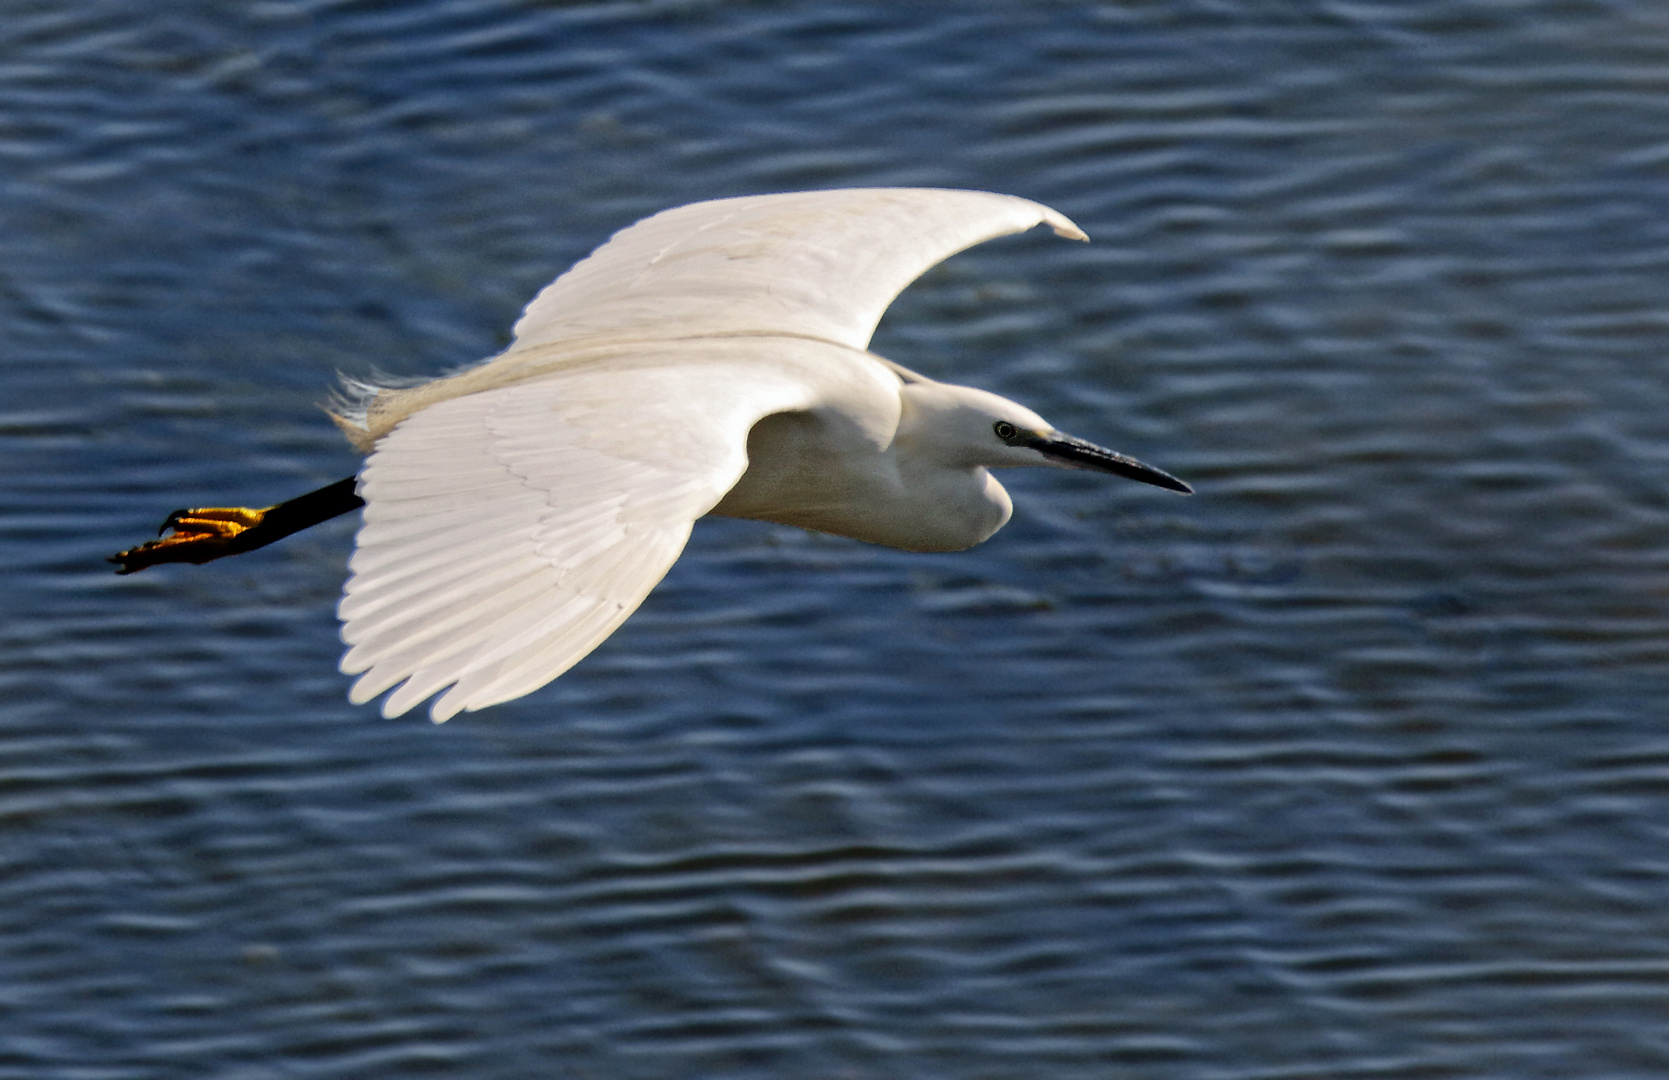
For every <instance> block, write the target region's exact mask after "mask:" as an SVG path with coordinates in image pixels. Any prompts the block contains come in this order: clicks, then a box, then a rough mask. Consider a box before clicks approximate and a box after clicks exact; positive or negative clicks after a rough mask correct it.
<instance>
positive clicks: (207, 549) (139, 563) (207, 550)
mask: <svg viewBox="0 0 1669 1080" xmlns="http://www.w3.org/2000/svg"><path fill="white" fill-rule="evenodd" d="M272 509H273V508H272V507H270V506H267V507H263V508H261V509H259V510H257V509H253V508H251V507H248V506H205V507H200V508H197V509H192V510H176V511H174V512H173V513H172V514H169V515H168V520H167V521H164V522H163V523H162V528H161V529H158V530H157V532H158V533H164V532H167V531H168V530H170V529H172V530H173V534H172V535H170V536H165V537H163V538H162V539H161V540H148V541H146V542H145V543H143V544H140V545H139V546H138V547H134V548H128V549H127V550H126V551H118V552H117V553H116V554H114V555H112V556H110V561H111V562H113V563H116V564H117V567H118V568H117V570H116V573H118V574H131V573H133V572H135V571H137V570H143V569H145V568H146V567H147V566H156V565H157V564H158V563H171V562H189V563H206V562H209V561H211V560H214V559H218V558H221V557H223V556H226V555H235V554H237V553H238V552H239V551H242V550H244V545H241V544H238V543H237V542H236V541H237V539H238V537H240V536H242V535H243V534H244V533H247V532H248V531H249V530H250V529H253V528H254V527H255V526H257V525H259V524H261V522H262V521H264V520H265V519H266V516H267V512H268V511H270V510H272Z"/></svg>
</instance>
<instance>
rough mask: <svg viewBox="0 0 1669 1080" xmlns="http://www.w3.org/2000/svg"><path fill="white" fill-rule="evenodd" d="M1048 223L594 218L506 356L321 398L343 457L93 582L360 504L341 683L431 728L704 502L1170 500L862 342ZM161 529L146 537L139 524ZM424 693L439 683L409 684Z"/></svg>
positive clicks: (885, 213)
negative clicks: (348, 446) (913, 303)
mask: <svg viewBox="0 0 1669 1080" xmlns="http://www.w3.org/2000/svg"><path fill="white" fill-rule="evenodd" d="M1036 225H1048V226H1049V227H1050V228H1052V229H1053V230H1054V231H1055V233H1056V234H1058V235H1060V236H1064V237H1067V238H1070V239H1074V240H1083V239H1085V236H1084V234H1083V232H1082V231H1081V230H1079V229H1078V227H1077V226H1076V225H1074V224H1073V223H1072V222H1071V221H1069V220H1067V219H1066V218H1065V217H1064V216H1062V215H1061V214H1059V213H1056V212H1055V211H1054V210H1051V209H1049V208H1048V207H1046V206H1042V205H1040V204H1038V203H1034V202H1030V201H1027V200H1025V199H1021V198H1017V197H1015V196H1011V195H996V194H991V193H989V192H978V191H950V190H933V189H915V188H856V189H846V190H834V191H813V192H798V193H789V194H779V195H756V196H750V197H745V198H735V199H719V200H714V201H710V202H699V203H693V204H691V205H688V206H681V207H677V208H675V209H672V210H667V211H664V212H663V213H659V214H656V215H654V216H653V217H649V218H646V219H644V220H643V221H640V222H638V223H637V224H635V225H632V226H631V227H629V228H627V229H624V230H622V231H621V232H619V233H616V234H615V235H614V237H613V238H611V239H610V240H609V241H608V242H607V243H605V244H604V245H603V246H602V247H600V248H598V249H597V250H596V251H595V252H593V253H592V254H591V255H590V256H589V257H588V258H586V259H583V260H582V261H580V262H579V263H578V264H576V265H575V266H574V267H573V269H571V270H569V271H568V272H567V273H566V274H563V275H562V276H561V277H559V278H557V279H556V280H555V281H554V282H552V283H551V284H550V285H548V286H546V287H545V288H544V290H543V291H541V292H540V293H539V295H538V296H536V297H534V299H533V302H532V303H530V304H529V305H528V306H527V309H526V310H525V311H524V312H523V313H522V316H521V318H520V320H518V321H517V323H516V326H515V340H514V341H513V342H512V343H511V345H510V347H509V348H508V349H507V350H506V351H504V352H503V353H501V354H499V355H498V356H495V357H492V358H491V359H489V360H487V361H485V362H483V363H481V364H480V365H478V366H475V367H472V368H469V369H466V370H464V371H462V372H459V373H457V374H453V375H449V376H445V377H443V378H439V379H435V380H433V381H431V382H427V383H424V384H422V385H419V386H413V387H404V388H395V387H379V386H370V385H359V386H356V387H353V388H351V389H352V390H354V391H355V393H354V397H353V399H352V400H350V401H344V402H343V403H341V404H340V407H339V408H338V409H337V410H336V411H335V412H334V413H333V416H334V417H335V419H336V421H337V423H338V424H339V425H340V426H341V427H342V429H343V430H344V432H345V433H346V434H347V436H348V439H349V440H350V441H351V442H352V443H353V444H354V446H355V447H357V448H358V449H359V450H361V451H363V452H365V453H366V454H367V455H368V457H367V459H366V462H365V466H364V468H363V469H362V470H361V471H360V473H359V475H358V477H357V478H356V477H349V478H347V479H345V480H341V481H339V482H337V483H334V484H331V485H329V486H328V487H324V488H320V489H319V490H317V491H313V492H309V493H307V494H305V495H302V496H300V497H298V498H295V499H291V500H290V501H288V502H283V503H279V504H278V505H276V506H270V507H266V508H264V509H254V508H249V507H208V508H199V509H189V510H177V511H175V512H174V513H173V514H171V515H169V517H168V519H167V521H165V522H164V523H163V527H162V529H161V530H160V532H161V533H167V534H168V535H166V536H162V538H161V539H158V540H153V541H150V542H148V543H145V544H141V545H139V546H138V547H134V548H131V549H129V550H127V551H123V552H121V553H119V554H117V555H114V556H112V557H111V561H112V562H115V563H117V564H118V569H117V573H122V574H128V573H133V572H135V571H138V570H143V569H145V568H146V567H149V566H153V565H156V564H158V563H165V562H192V563H202V562H208V561H210V560H213V559H218V558H223V557H225V556H228V555H235V554H239V553H241V552H245V551H252V550H254V549H256V548H259V547H264V546H265V545H267V544H270V543H272V542H273V541H274V540H278V539H281V538H283V537H285V536H288V535H290V534H292V533H294V532H297V531H299V530H301V529H305V528H308V527H309V526H312V525H316V524H318V523H319V522H321V521H325V520H328V519H330V518H333V517H335V516H337V515H339V514H344V513H347V512H349V511H351V510H355V509H358V508H360V507H364V523H363V524H362V525H361V527H360V530H359V534H358V537H357V539H356V541H355V549H354V553H353V556H352V558H351V559H350V560H349V562H348V569H349V577H348V582H347V586H346V588H345V590H344V593H343V597H342V601H341V604H340V605H339V607H338V615H339V617H340V618H341V620H342V624H343V625H342V639H343V641H344V642H346V643H347V645H348V650H347V652H346V654H345V655H344V656H343V657H342V662H341V668H342V671H343V672H345V673H347V674H349V675H357V676H358V679H357V680H356V681H355V683H354V685H353V688H352V690H351V691H350V693H349V697H350V698H351V699H352V700H353V701H354V702H356V703H363V702H367V701H370V700H371V699H373V698H375V697H377V696H378V695H379V694H383V693H385V692H387V691H390V690H392V691H393V692H392V693H389V694H388V696H387V697H386V698H385V699H384V700H383V705H382V711H383V713H384V715H386V716H397V715H399V714H401V713H404V712H406V711H407V710H408V709H410V708H411V707H412V706H414V705H417V704H419V703H421V702H423V701H425V700H428V699H430V698H434V700H433V702H432V703H431V704H430V716H431V718H432V719H433V720H434V721H435V722H436V723H439V722H441V721H443V720H446V719H448V718H449V717H451V716H454V715H456V714H457V713H458V712H459V711H461V710H465V709H470V710H473V709H481V708H485V707H486V706H489V705H496V704H499V703H500V702H504V701H509V700H511V699H513V698H518V697H521V696H523V695H524V694H528V693H530V692H532V691H534V690H536V689H538V688H539V687H541V686H543V685H545V684H546V683H547V682H550V681H551V680H552V679H554V678H556V677H557V676H558V675H561V674H562V673H563V672H564V671H567V670H568V669H569V668H570V667H572V666H573V665H574V664H575V663H577V662H578V661H579V660H581V659H582V658H583V657H585V656H586V654H588V653H590V652H591V651H592V650H593V649H595V648H596V647H597V646H598V645H599V644H600V643H601V642H602V641H603V639H604V638H606V637H608V636H609V635H610V634H611V633H613V632H614V631H615V629H616V628H617V627H619V626H620V624H621V623H622V622H624V621H625V620H626V618H627V616H629V615H630V614H631V613H632V612H633V611H634V610H636V609H637V607H638V605H639V604H641V603H642V602H643V599H644V597H645V596H647V595H648V594H649V591H650V590H651V589H652V588H654V587H655V584H656V583H657V582H659V581H660V580H661V578H662V577H663V576H665V574H666V572H667V570H668V569H670V568H671V566H672V564H673V562H674V561H676V560H677V558H678V555H679V553H680V552H681V551H682V550H683V547H684V543H685V541H686V540H687V539H688V537H689V535H690V528H691V526H692V525H693V524H694V522H695V520H696V519H697V518H699V517H701V516H702V515H704V514H719V515H724V516H728V517H739V518H754V519H757V520H761V521H770V522H777V523H780V524H785V525H796V526H801V527H804V528H807V529H814V530H818V531H821V532H825V533H833V534H835V535H838V536H846V537H852V538H854V539H857V540H865V541H869V542H871V543H876V544H885V545H887V546H890V547H895V548H903V549H905V550H908V551H956V550H960V549H962V548H968V547H972V546H973V545H975V544H978V543H980V542H981V541H983V540H985V539H986V538H988V537H989V536H991V534H992V533H994V532H996V531H997V530H998V529H1000V528H1001V527H1002V526H1003V524H1004V523H1005V522H1007V521H1008V518H1009V515H1010V513H1011V510H1012V506H1011V504H1010V502H1009V498H1008V493H1007V492H1006V491H1004V490H1003V487H1002V485H1001V484H999V483H998V482H997V481H996V480H995V479H994V478H993V477H992V476H991V473H990V471H989V470H991V469H993V468H1005V467H1014V466H1028V465H1042V466H1054V467H1057V468H1067V469H1089V470H1094V471H1096V472H1103V473H1110V474H1112V475H1115V476H1122V477H1125V478H1127V479H1131V480H1139V481H1141V482H1143V483H1147V484H1152V485H1155V486H1157V487H1162V488H1167V489H1169V490H1171V491H1175V492H1181V493H1184V494H1187V493H1189V492H1190V491H1191V489H1190V488H1189V486H1188V485H1187V484H1185V483H1183V482H1182V481H1181V480H1178V479H1176V478H1175V477H1174V476H1171V475H1170V474H1169V473H1166V472H1162V471H1160V470H1159V469H1156V468H1153V467H1152V466H1150V465H1144V464H1142V463H1141V462H1139V461H1137V460H1135V459H1134V458H1130V457H1126V456H1125V455H1123V454H1118V453H1114V452H1113V451H1111V450H1106V449H1103V448H1102V447H1100V446H1097V445H1095V444H1094V443H1090V442H1086V441H1084V440H1082V439H1078V438H1074V437H1073V436H1070V435H1066V434H1063V433H1062V432H1060V431H1057V430H1055V429H1054V428H1053V427H1052V426H1050V425H1049V423H1048V422H1046V421H1045V420H1044V419H1043V418H1042V417H1040V416H1038V415H1037V414H1036V413H1034V412H1032V411H1031V410H1030V409H1027V408H1026V407H1024V406H1023V405H1018V404H1016V403H1014V402H1012V401H1008V400H1006V399H1004V398H1001V397H998V396H997V395H995V394H990V393H986V392H985V391H982V390H976V389H973V388H971V387H966V386H956V385H952V384H949V383H941V382H936V381H934V380H932V379H929V378H926V377H924V376H922V375H918V374H916V373H915V372H913V371H910V370H909V369H907V368H904V367H901V366H900V365H898V364H895V363H893V362H892V361H890V360H887V359H884V358H882V357H880V356H877V355H875V354H874V353H871V352H869V351H868V349H867V346H868V344H869V339H870V336H871V334H872V333H873V332H874V330H875V324H876V323H877V322H879V321H880V319H881V315H882V313H883V312H884V311H885V310H886V308H887V306H888V305H889V304H890V303H891V302H892V300H893V298H894V297H896V296H897V295H898V294H899V292H901V291H902V290H903V289H904V287H905V286H906V285H908V284H910V282H912V281H914V280H915V279H916V278H917V277H919V276H920V275H921V274H922V273H924V272H925V271H926V270H928V269H929V268H930V267H932V266H933V265H934V264H936V263H938V262H939V261H941V260H943V259H945V258H947V257H949V256H950V255H953V254H955V253H956V252H958V251H961V250H962V249H964V248H967V247H970V246H972V245H974V244H978V243H981V242H983V241H985V240H989V239H992V238H993V237H998V236H1004V235H1008V234H1010V233H1018V232H1024V231H1025V230H1027V229H1030V228H1032V227H1033V226H1036ZM159 535H160V533H159ZM436 695H439V696H438V697H436Z"/></svg>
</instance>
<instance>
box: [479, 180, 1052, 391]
mask: <svg viewBox="0 0 1669 1080" xmlns="http://www.w3.org/2000/svg"><path fill="white" fill-rule="evenodd" d="M1041 224H1047V225H1049V226H1050V227H1051V228H1053V229H1054V230H1055V232H1057V233H1059V234H1060V235H1062V236H1066V237H1070V238H1072V239H1075V240H1082V239H1084V234H1083V232H1082V231H1080V230H1079V228H1078V227H1077V226H1076V225H1074V224H1072V222H1070V221H1068V220H1067V219H1066V218H1065V217H1063V216H1062V215H1060V214H1058V213H1056V212H1055V211H1053V210H1051V209H1049V208H1048V207H1047V206H1042V205H1040V204H1038V203H1034V202H1030V201H1028V200H1026V199H1021V198H1017V197H1015V196H1013V195H995V194H992V193H990V192H984V191H947V190H937V189H932V188H847V189H843V190H834V191H806V192H794V193H790V194H783V195H753V196H748V197H746V198H740V199H718V200H715V201H712V202H700V203H692V204H690V205H688V206H680V207H677V208H676V209H673V210H667V211H664V212H663V213H659V214H656V215H655V216H653V217H649V218H645V219H644V220H642V221H640V222H638V223H637V224H636V225H633V226H631V227H630V228H627V229H624V230H622V231H620V232H618V233H616V234H615V235H614V237H613V239H611V240H609V242H608V243H606V244H604V245H603V246H602V247H600V248H598V249H597V250H596V251H595V252H593V253H592V254H591V256H590V257H589V258H586V259H584V260H582V261H581V262H579V263H578V264H576V265H575V266H574V268H573V269H572V270H569V271H568V272H567V273H566V274H563V275H562V276H561V277H559V278H557V279H556V280H555V281H554V282H552V283H551V284H550V285H548V286H546V287H545V289H544V291H542V292H540V293H539V295H538V296H536V297H534V299H533V302H532V303H530V304H529V305H528V306H527V310H526V311H524V312H523V313H522V317H521V319H520V320H519V321H518V322H517V323H516V341H515V344H514V345H512V346H511V350H510V354H507V358H508V355H511V354H514V353H515V352H517V351H519V350H521V349H525V348H529V347H531V346H535V345H551V344H555V343H558V342H574V341H584V340H595V339H597V338H601V337H606V338H608V339H609V340H613V341H621V340H631V339H632V338H634V337H641V338H668V337H694V336H702V335H714V334H772V333H775V334H792V335H796V336H800V337H808V338H816V339H820V340H823V341H829V342H834V343H836V344H840V345H846V346H849V347H851V348H855V349H862V348H864V347H865V346H867V345H868V344H869V338H870V335H871V334H873V333H874V332H875V324H876V323H878V322H880V321H881V316H882V314H884V313H885V312H886V309H887V305H888V304H890V303H892V301H893V298H894V297H896V296H897V295H898V294H899V293H900V292H902V291H903V289H904V287H905V286H906V285H908V284H910V282H912V281H914V280H915V279H916V278H918V277H920V276H921V275H922V274H923V273H924V272H926V271H927V270H928V269H929V268H930V267H932V266H933V265H934V264H936V263H938V262H941V261H942V260H944V259H947V258H949V257H950V256H951V255H954V254H955V253H957V252H958V251H961V250H962V249H963V248H967V247H972V246H973V245H974V244H978V243H980V242H982V241H985V240H990V239H992V238H993V237H998V236H1006V235H1008V234H1009V233H1017V232H1024V231H1025V230H1027V229H1030V228H1031V227H1033V226H1034V225H1041Z"/></svg>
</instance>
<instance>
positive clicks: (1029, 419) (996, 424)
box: [898, 380, 1194, 495]
mask: <svg viewBox="0 0 1669 1080" xmlns="http://www.w3.org/2000/svg"><path fill="white" fill-rule="evenodd" d="M898 439H899V443H900V449H901V450H903V451H905V452H906V453H908V454H910V455H912V456H919V457H921V458H923V459H926V460H931V461H934V462H936V463H939V464H943V465H951V466H957V467H962V468H979V467H984V468H989V469H1001V468H1023V467H1026V466H1038V465H1044V466H1049V467H1051V468H1056V469H1087V470H1090V471H1092V472H1102V473H1111V474H1112V475H1114V476H1122V477H1125V478H1126V479H1129V480H1140V481H1141V482H1142V483H1144V484H1152V485H1154V486H1155V487H1162V488H1165V489H1167V490H1169V491H1177V492H1181V493H1182V494H1184V495H1191V494H1193V491H1194V489H1193V488H1191V487H1189V486H1188V485H1187V484H1185V483H1183V482H1182V481H1181V480H1178V479H1177V478H1176V477H1174V476H1172V475H1171V474H1170V473H1168V472H1165V471H1163V470H1161V469H1156V468H1154V467H1153V466H1151V465H1145V464H1143V463H1142V462H1140V461H1137V460H1136V459H1135V458H1133V457H1127V456H1125V455H1124V454H1119V453H1115V452H1114V451H1112V450H1108V449H1106V448H1104V447H1100V446H1097V445H1095V444H1094V443H1092V442H1087V441H1085V440H1083V439H1079V438H1076V437H1075V436H1072V435H1067V434H1066V433H1064V432H1061V431H1057V430H1055V428H1054V427H1052V426H1051V425H1050V424H1049V423H1048V422H1047V421H1046V420H1044V419H1043V417H1041V416H1039V415H1037V414H1036V413H1034V412H1032V411H1031V410H1030V409H1028V408H1026V407H1025V406H1024V405H1020V404H1017V403H1015V402H1012V401H1009V400H1008V399H1007V398H1003V397H998V396H997V395H996V394H991V393H987V392H986V391H984V390H975V389H973V388H972V387H968V386H952V385H949V384H946V383H935V382H928V381H926V380H923V381H921V382H914V383H908V384H906V385H905V387H904V415H903V417H902V419H901V422H900V425H899V433H898Z"/></svg>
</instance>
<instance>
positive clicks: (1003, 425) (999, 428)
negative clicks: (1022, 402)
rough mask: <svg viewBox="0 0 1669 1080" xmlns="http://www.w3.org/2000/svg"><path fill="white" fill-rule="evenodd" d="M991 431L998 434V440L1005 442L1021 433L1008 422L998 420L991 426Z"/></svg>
mask: <svg viewBox="0 0 1669 1080" xmlns="http://www.w3.org/2000/svg"><path fill="white" fill-rule="evenodd" d="M991 430H992V431H994V432H996V433H997V438H999V439H1001V440H1002V441H1003V442H1007V441H1008V440H1010V439H1012V438H1014V436H1016V435H1018V434H1019V433H1020V432H1019V431H1018V430H1017V429H1016V428H1015V426H1014V425H1013V424H1011V423H1009V422H1008V421H1007V420H998V421H997V422H996V423H995V424H992V425H991Z"/></svg>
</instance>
